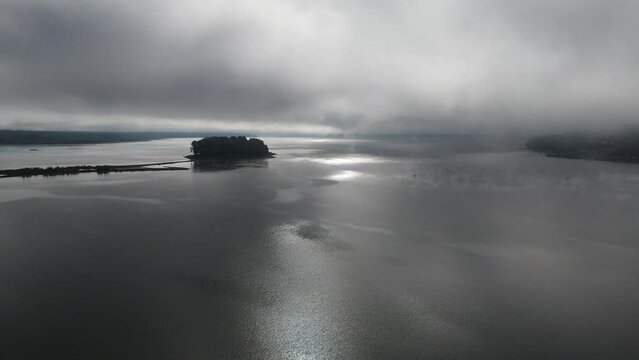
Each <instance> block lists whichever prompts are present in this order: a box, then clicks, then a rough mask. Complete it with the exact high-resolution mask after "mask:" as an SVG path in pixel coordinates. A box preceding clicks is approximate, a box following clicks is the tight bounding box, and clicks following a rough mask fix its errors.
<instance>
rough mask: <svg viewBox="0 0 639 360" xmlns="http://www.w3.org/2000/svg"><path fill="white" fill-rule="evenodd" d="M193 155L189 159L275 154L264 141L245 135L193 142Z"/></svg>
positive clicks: (250, 156) (252, 156) (255, 156)
mask: <svg viewBox="0 0 639 360" xmlns="http://www.w3.org/2000/svg"><path fill="white" fill-rule="evenodd" d="M191 152H192V153H193V155H189V156H187V158H189V159H199V158H264V157H271V156H273V155H274V154H273V153H271V152H270V151H269V149H268V146H266V144H264V141H262V140H260V139H257V138H252V139H247V138H246V137H245V136H230V137H226V136H212V137H206V138H204V139H202V140H197V141H193V142H192V143H191Z"/></svg>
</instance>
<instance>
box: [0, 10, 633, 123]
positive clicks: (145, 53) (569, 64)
mask: <svg viewBox="0 0 639 360" xmlns="http://www.w3.org/2000/svg"><path fill="white" fill-rule="evenodd" d="M633 124H637V125H639V1H637V0H420V1H401V0H336V1H331V0H329V1H306V0H304V1H302V0H300V1H294V0H283V1H282V0H280V1H275V0H260V1H255V0H252V1H244V0H233V1H212V0H201V1H200V0H180V1H171V0H153V1H131V0H109V1H76V0H73V1H66V0H50V1H38V0H15V1H12V0H0V127H2V128H29V129H44V128H49V129H144V130H147V129H167V130H175V129H188V130H198V129H203V130H211V129H220V130H247V131H252V132H253V131H300V132H312V133H336V132H337V133H339V132H346V133H442V132H451V133H458V132H475V131H488V132H492V131H529V130H533V131H534V130H539V129H544V130H557V131H558V130H566V129H577V128H583V127H591V126H600V127H618V126H624V125H633Z"/></svg>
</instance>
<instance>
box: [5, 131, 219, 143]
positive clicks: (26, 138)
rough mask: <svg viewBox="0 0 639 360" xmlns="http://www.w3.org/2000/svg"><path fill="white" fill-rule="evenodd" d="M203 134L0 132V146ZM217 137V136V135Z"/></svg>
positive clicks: (112, 141) (107, 141) (195, 136)
mask: <svg viewBox="0 0 639 360" xmlns="http://www.w3.org/2000/svg"><path fill="white" fill-rule="evenodd" d="M210 135H213V134H212V133H204V132H117V131H112V132H106V131H29V130H0V145H63V144H101V143H117V142H131V141H148V140H158V139H168V138H200V137H204V136H210ZM217 135H219V134H217Z"/></svg>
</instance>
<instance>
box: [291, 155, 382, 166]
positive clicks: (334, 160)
mask: <svg viewBox="0 0 639 360" xmlns="http://www.w3.org/2000/svg"><path fill="white" fill-rule="evenodd" d="M291 160H294V161H309V162H314V163H318V164H324V165H333V166H341V165H355V164H375V163H381V162H384V161H385V160H384V159H382V158H378V157H373V156H336V157H298V158H295V159H291Z"/></svg>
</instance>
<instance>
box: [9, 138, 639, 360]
mask: <svg viewBox="0 0 639 360" xmlns="http://www.w3.org/2000/svg"><path fill="white" fill-rule="evenodd" d="M264 140H265V142H266V143H267V144H268V145H269V146H270V147H271V150H272V151H273V152H275V153H277V154H278V156H277V157H276V158H275V159H268V160H261V161H238V162H230V163H229V162H226V163H219V162H212V163H196V164H192V165H191V166H192V168H191V170H185V171H172V172H161V173H113V174H108V175H97V174H83V175H76V176H56V177H49V178H43V177H33V178H27V179H21V178H10V179H0V229H2V236H0V295H1V296H0V357H1V358H8V359H32V358H39V359H47V358H51V359H54V358H66V359H113V358H137V359H181V358H189V359H205V358H206V359H210V358H228V359H233V358H270V359H281V358H285V359H316V358H317V359H322V358H326V359H336V358H337V359H369V358H379V359H385V358H404V359H424V358H441V359H495V358H500V359H540V358H543V359H587V358H588V359H592V358H602V359H613V358H619V359H628V358H634V357H637V356H639V347H638V345H637V342H636V331H635V327H636V324H637V323H638V322H639V287H637V277H638V276H639V243H638V242H637V235H636V234H638V233H639V223H638V222H637V221H636V219H637V215H639V201H638V200H639V181H638V180H639V166H637V165H629V164H616V163H607V162H596V161H586V160H567V159H558V158H548V157H544V156H541V155H539V154H533V153H529V152H526V151H523V150H520V146H521V144H522V141H521V139H512V138H497V137H492V138H489V137H403V138H393V139H389V138H378V139H356V140H350V139H303V138H270V139H269V138H265V139H264ZM190 141H191V140H190V139H169V140H158V141H150V142H144V143H127V144H108V145H86V146H79V147H75V146H74V147H0V156H2V158H1V159H2V160H1V166H0V167H1V168H16V167H24V166H47V165H79V164H87V165H89V164H90V165H100V164H134V163H150V162H161V161H172V160H180V159H181V156H182V155H185V154H186V153H187V152H188V146H189V143H190ZM30 149H37V150H38V151H30Z"/></svg>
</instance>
